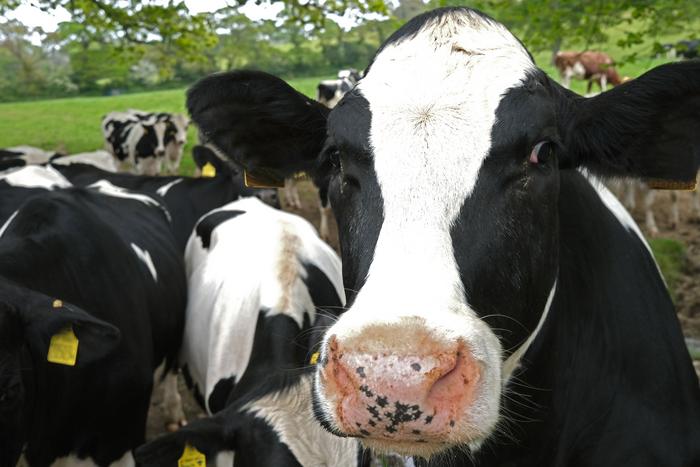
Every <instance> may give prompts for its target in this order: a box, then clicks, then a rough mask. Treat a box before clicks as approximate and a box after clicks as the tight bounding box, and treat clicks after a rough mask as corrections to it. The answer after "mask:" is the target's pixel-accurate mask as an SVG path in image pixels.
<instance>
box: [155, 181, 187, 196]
mask: <svg viewBox="0 0 700 467" xmlns="http://www.w3.org/2000/svg"><path fill="white" fill-rule="evenodd" d="M183 180H184V178H178V179H175V180H173V181H172V182H168V183H166V184H165V185H163V186H162V187H160V188H158V189H157V190H156V193H158V195H160V196H165V195H167V194H168V191H170V189H171V188H172V187H174V186H175V185H177V184H178V183H180V182H182V181H183Z"/></svg>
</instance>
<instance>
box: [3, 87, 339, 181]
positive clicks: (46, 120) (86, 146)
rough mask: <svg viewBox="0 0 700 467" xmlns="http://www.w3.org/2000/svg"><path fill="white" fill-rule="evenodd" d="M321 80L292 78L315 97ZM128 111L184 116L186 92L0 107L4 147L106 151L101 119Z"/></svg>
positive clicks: (187, 168)
mask: <svg viewBox="0 0 700 467" xmlns="http://www.w3.org/2000/svg"><path fill="white" fill-rule="evenodd" d="M322 79H327V77H309V78H300V79H292V80H290V81H289V83H290V84H291V85H292V86H294V87H295V88H296V89H298V90H299V91H300V92H303V93H304V94H306V95H308V96H314V95H315V92H316V85H317V84H318V82H319V81H321V80H322ZM128 108H136V109H142V110H147V111H163V112H174V113H177V112H185V89H175V90H167V91H154V92H146V93H137V94H125V95H121V96H109V97H73V98H66V99H50V100H41V101H28V102H12V103H4V104H0V122H2V123H0V148H2V147H9V146H18V145H25V144H26V145H30V146H36V147H40V148H43V149H47V150H63V151H66V152H68V153H69V154H75V153H78V152H85V151H94V150H96V149H100V148H102V147H103V140H102V131H101V130H100V122H101V120H102V116H104V115H105V114H107V113H109V112H111V111H114V110H126V109H128ZM196 133H197V131H196V129H195V128H194V126H191V127H190V130H189V135H188V142H187V146H185V157H184V158H183V162H182V167H181V169H180V172H181V173H183V174H191V173H192V171H193V170H194V165H193V163H192V159H191V157H190V154H191V153H192V147H193V146H194V145H195V144H196V142H197V134H196Z"/></svg>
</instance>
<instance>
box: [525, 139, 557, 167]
mask: <svg viewBox="0 0 700 467" xmlns="http://www.w3.org/2000/svg"><path fill="white" fill-rule="evenodd" d="M553 154H554V143H552V142H551V141H540V142H539V143H537V144H536V145H535V146H534V147H533V148H532V151H531V152H530V159H529V161H530V164H532V165H539V164H547V163H548V162H549V161H550V160H551V158H552V155H553Z"/></svg>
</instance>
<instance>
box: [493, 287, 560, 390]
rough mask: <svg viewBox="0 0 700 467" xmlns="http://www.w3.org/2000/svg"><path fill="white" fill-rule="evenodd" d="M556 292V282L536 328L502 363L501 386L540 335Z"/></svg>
mask: <svg viewBox="0 0 700 467" xmlns="http://www.w3.org/2000/svg"><path fill="white" fill-rule="evenodd" d="M556 291H557V281H556V280H555V281H554V285H552V289H551V290H550V291H549V296H548V297H547V303H546V304H545V305H544V311H543V312H542V316H540V320H539V322H538V323H537V327H536V328H535V330H534V331H533V333H532V334H530V335H529V336H528V338H527V339H526V340H525V342H524V343H523V344H522V345H521V346H520V347H518V348H517V349H516V350H515V352H513V353H512V354H510V357H508V358H507V359H506V361H505V362H504V363H503V376H502V377H503V384H505V383H507V382H508V380H509V379H510V376H511V375H512V374H513V371H514V370H515V369H516V368H517V367H518V365H519V364H520V360H521V359H522V358H523V355H525V352H527V349H529V348H530V345H531V344H532V342H533V341H534V340H535V338H536V337H537V335H538V334H539V333H540V330H541V329H542V326H543V325H544V322H545V321H546V320H547V315H549V309H550V308H551V307H552V301H553V300H554V294H555V293H556Z"/></svg>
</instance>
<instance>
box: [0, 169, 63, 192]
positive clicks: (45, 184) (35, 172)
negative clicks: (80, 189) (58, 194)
mask: <svg viewBox="0 0 700 467" xmlns="http://www.w3.org/2000/svg"><path fill="white" fill-rule="evenodd" d="M0 180H4V181H5V182H6V183H7V184H8V185H10V186H15V187H23V188H45V189H47V190H53V189H54V188H70V187H72V186H73V185H72V184H71V182H69V181H68V179H66V177H64V176H63V175H61V174H60V173H59V172H58V171H57V170H56V169H54V168H53V167H43V166H39V165H27V166H24V167H20V168H18V169H15V170H6V171H4V172H2V173H0Z"/></svg>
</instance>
